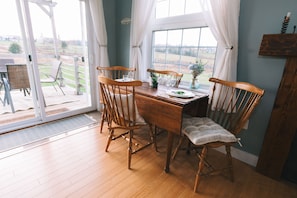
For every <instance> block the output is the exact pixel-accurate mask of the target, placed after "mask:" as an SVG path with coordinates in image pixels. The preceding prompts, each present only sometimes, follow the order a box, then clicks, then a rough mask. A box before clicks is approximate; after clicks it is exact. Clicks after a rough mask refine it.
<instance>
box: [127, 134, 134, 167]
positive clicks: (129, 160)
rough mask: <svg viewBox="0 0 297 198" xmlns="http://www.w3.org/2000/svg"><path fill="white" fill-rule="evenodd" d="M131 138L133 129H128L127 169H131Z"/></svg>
mask: <svg viewBox="0 0 297 198" xmlns="http://www.w3.org/2000/svg"><path fill="white" fill-rule="evenodd" d="M132 139H133V130H130V131H129V146H128V169H131V159H132V152H133V148H132V144H133V142H132Z"/></svg>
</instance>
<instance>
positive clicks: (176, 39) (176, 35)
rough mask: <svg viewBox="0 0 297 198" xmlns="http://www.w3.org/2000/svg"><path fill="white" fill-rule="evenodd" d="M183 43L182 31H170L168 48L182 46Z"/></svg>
mask: <svg viewBox="0 0 297 198" xmlns="http://www.w3.org/2000/svg"><path fill="white" fill-rule="evenodd" d="M181 42H182V30H170V31H168V41H167V45H168V46H181Z"/></svg>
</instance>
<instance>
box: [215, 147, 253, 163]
mask: <svg viewBox="0 0 297 198" xmlns="http://www.w3.org/2000/svg"><path fill="white" fill-rule="evenodd" d="M216 150H217V151H219V152H222V153H225V154H226V151H225V147H219V148H216ZM231 155H232V157H233V158H235V159H238V160H240V161H242V162H244V163H247V164H249V165H251V166H253V167H256V166H257V162H258V156H256V155H253V154H250V153H247V152H245V151H242V150H239V149H237V148H234V147H232V148H231Z"/></svg>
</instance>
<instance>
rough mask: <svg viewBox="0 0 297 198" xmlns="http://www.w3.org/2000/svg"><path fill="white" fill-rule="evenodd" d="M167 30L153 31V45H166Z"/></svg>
mask: <svg viewBox="0 0 297 198" xmlns="http://www.w3.org/2000/svg"><path fill="white" fill-rule="evenodd" d="M166 44H167V31H158V32H154V46H166Z"/></svg>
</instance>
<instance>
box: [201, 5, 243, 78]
mask: <svg viewBox="0 0 297 198" xmlns="http://www.w3.org/2000/svg"><path fill="white" fill-rule="evenodd" d="M200 2H201V5H202V9H203V16H204V18H205V20H206V23H207V25H208V26H209V28H210V30H211V32H212V33H213V35H214V36H215V38H216V39H217V41H218V49H217V56H216V62H215V72H214V75H213V76H214V77H217V78H220V79H223V80H230V81H236V78H237V54H238V24H239V10H240V0H201V1H200Z"/></svg>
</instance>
